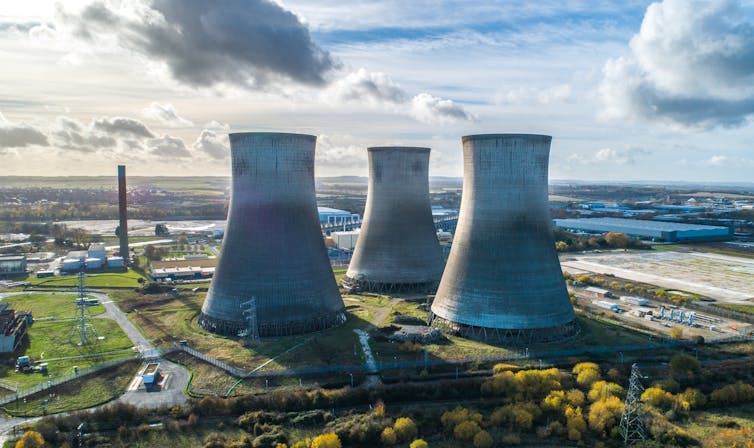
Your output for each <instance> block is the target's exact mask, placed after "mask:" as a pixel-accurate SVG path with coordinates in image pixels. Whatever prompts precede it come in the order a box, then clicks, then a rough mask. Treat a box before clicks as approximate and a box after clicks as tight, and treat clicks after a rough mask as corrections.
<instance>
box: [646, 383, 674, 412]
mask: <svg viewBox="0 0 754 448" xmlns="http://www.w3.org/2000/svg"><path fill="white" fill-rule="evenodd" d="M641 401H643V402H644V403H647V404H648V405H650V406H654V407H656V408H661V409H667V408H669V407H670V405H672V404H673V394H671V393H670V392H665V391H664V390H662V389H660V388H658V387H650V388H648V389H646V390H645V391H644V393H642V394H641Z"/></svg>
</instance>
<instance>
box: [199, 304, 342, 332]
mask: <svg viewBox="0 0 754 448" xmlns="http://www.w3.org/2000/svg"><path fill="white" fill-rule="evenodd" d="M345 321H346V313H345V310H341V311H338V312H337V313H334V314H330V315H326V316H319V317H316V318H312V319H308V320H300V321H289V322H274V323H264V322H263V323H260V324H259V336H260V337H270V336H271V337H275V336H289V335H293V334H301V333H313V332H315V331H321V330H325V329H327V328H330V327H334V326H337V325H340V324H342V323H343V322H345ZM199 325H200V326H201V327H202V328H204V329H205V330H207V331H211V332H212V333H217V334H221V335H224V336H238V335H239V333H241V332H242V331H244V330H246V329H247V327H248V324H247V323H246V322H239V321H230V320H223V319H216V318H214V317H211V316H208V315H206V314H204V313H201V314H200V315H199Z"/></svg>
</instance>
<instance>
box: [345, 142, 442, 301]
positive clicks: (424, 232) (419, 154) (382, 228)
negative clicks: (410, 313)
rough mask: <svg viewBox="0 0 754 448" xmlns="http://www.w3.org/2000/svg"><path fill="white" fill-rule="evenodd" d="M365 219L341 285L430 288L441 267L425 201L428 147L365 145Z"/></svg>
mask: <svg viewBox="0 0 754 448" xmlns="http://www.w3.org/2000/svg"><path fill="white" fill-rule="evenodd" d="M368 151H369V189H368V191H367V204H366V209H365V211H364V221H363V223H362V227H361V233H360V234H359V239H358V241H357V242H356V248H355V249H354V253H353V257H352V259H351V263H350V264H349V266H348V272H347V273H346V280H345V281H344V286H347V287H354V288H355V289H359V290H366V291H374V292H399V291H426V290H434V289H435V288H436V287H437V283H438V282H439V281H440V277H441V276H442V270H443V267H444V266H443V256H442V251H441V249H440V244H439V243H438V242H437V236H436V234H435V225H434V222H433V221H432V208H431V206H430V204H429V148H413V147H381V148H369V149H368Z"/></svg>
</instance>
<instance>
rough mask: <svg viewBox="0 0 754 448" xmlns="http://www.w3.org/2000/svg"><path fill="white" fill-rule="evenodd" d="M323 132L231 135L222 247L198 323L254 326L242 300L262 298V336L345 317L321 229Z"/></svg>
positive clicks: (232, 330)
mask: <svg viewBox="0 0 754 448" xmlns="http://www.w3.org/2000/svg"><path fill="white" fill-rule="evenodd" d="M315 141H316V137H314V136H311V135H299V134H278V133H240V134H230V149H231V164H232V175H233V180H232V191H231V201H230V210H229V211H228V224H227V228H226V230H225V236H224V238H223V245H222V251H221V253H220V260H219V262H218V265H217V268H216V269H215V275H214V278H213V279H212V284H211V285H210V288H209V292H208V293H207V298H206V299H205V301H204V305H203V306H202V313H201V315H200V316H199V324H200V325H201V326H202V327H204V328H205V329H207V330H209V331H213V332H216V333H221V334H226V335H233V336H237V335H239V334H243V333H244V331H248V327H249V322H248V319H247V318H246V317H245V316H244V313H248V312H252V311H253V310H246V309H245V311H244V312H242V304H248V303H255V306H256V313H255V317H256V329H257V331H258V333H259V336H281V335H287V334H295V333H304V332H311V331H317V330H322V329H325V328H328V327H330V326H333V325H336V324H339V323H342V322H344V321H345V308H344V306H343V300H342V299H341V297H340V293H339V292H338V287H337V285H336V283H335V277H334V276H333V272H332V269H331V267H330V261H329V259H328V257H327V249H326V247H325V243H324V240H323V238H322V232H321V230H320V227H319V215H318V214H317V203H316V198H315V192H314V145H315Z"/></svg>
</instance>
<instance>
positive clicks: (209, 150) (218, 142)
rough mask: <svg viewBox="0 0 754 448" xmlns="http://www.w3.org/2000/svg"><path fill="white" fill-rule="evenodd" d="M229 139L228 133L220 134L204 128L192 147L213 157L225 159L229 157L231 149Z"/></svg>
mask: <svg viewBox="0 0 754 448" xmlns="http://www.w3.org/2000/svg"><path fill="white" fill-rule="evenodd" d="M227 141H228V137H227V136H226V135H222V136H220V135H217V134H216V133H215V132H213V131H211V130H209V129H204V130H202V132H201V134H199V137H197V139H196V141H195V142H194V144H193V145H192V147H193V148H194V149H195V150H197V151H199V152H200V153H204V154H207V155H208V156H210V157H211V158H213V159H224V158H226V157H228V153H229V151H230V149H229V147H228V143H227Z"/></svg>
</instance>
